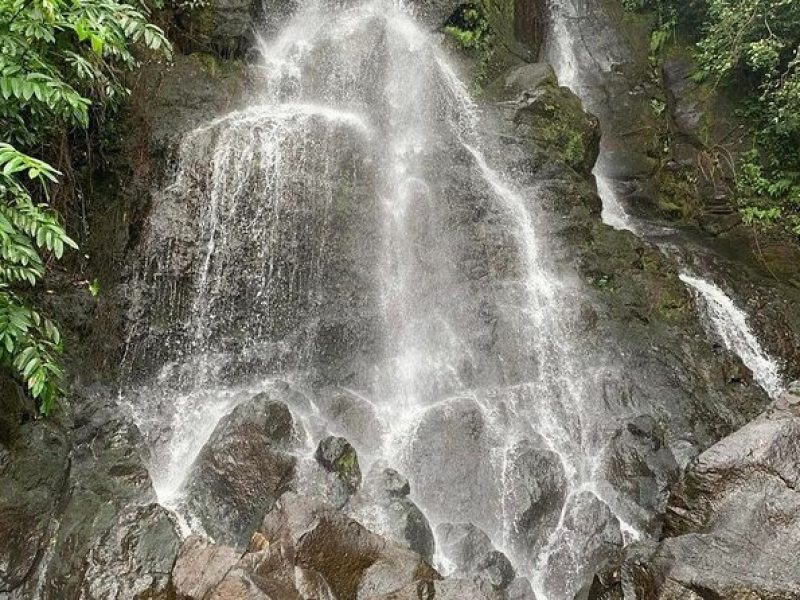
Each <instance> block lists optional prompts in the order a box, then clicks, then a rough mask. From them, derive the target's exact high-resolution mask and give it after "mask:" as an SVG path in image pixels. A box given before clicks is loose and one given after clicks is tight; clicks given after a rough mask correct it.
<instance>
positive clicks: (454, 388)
mask: <svg viewBox="0 0 800 600" xmlns="http://www.w3.org/2000/svg"><path fill="white" fill-rule="evenodd" d="M262 52H263V60H262V61H261V63H260V66H259V67H260V68H259V70H258V74H257V85H256V90H255V91H254V94H253V100H252V104H251V106H250V107H249V108H247V109H245V110H241V111H236V112H232V113H230V114H228V115H225V116H223V117H221V118H219V119H216V120H214V121H212V122H210V123H208V124H206V125H204V126H202V127H200V128H198V129H196V130H195V131H193V132H191V133H190V134H189V135H187V136H186V137H185V139H184V140H183V142H182V144H181V147H180V150H179V152H178V166H177V173H176V176H175V179H174V181H173V183H172V184H171V185H169V186H168V187H166V188H165V189H164V190H162V191H160V192H159V193H158V194H156V197H155V199H154V206H153V209H152V211H151V217H150V220H149V222H148V225H147V229H146V232H145V234H144V236H143V241H142V243H141V245H140V248H139V264H138V268H137V276H136V280H135V281H134V283H133V284H132V288H133V297H132V301H131V311H130V321H131V323H132V326H131V329H130V335H129V343H128V351H127V354H126V358H125V365H124V367H125V368H124V370H125V373H126V375H125V377H124V380H123V384H122V391H121V395H122V398H123V400H124V401H125V402H127V403H128V404H129V405H130V406H131V409H132V411H133V413H134V416H135V418H136V419H137V422H138V424H139V425H140V427H141V429H142V431H143V432H144V435H145V437H146V439H147V440H148V442H149V444H150V447H151V450H152V458H151V461H150V463H151V464H150V469H151V475H152V477H153V481H154V484H155V487H156V491H157V493H158V497H159V501H160V502H161V503H163V504H165V505H167V506H169V507H171V508H174V509H175V510H177V511H179V512H185V511H186V510H187V509H186V508H185V505H184V504H183V503H182V494H183V482H184V480H185V479H186V477H187V475H188V473H189V472H190V471H191V469H192V466H193V461H194V459H195V457H196V456H197V454H198V452H199V451H200V449H201V448H202V446H203V444H204V443H205V442H206V441H207V440H208V438H209V436H210V435H211V432H212V431H213V429H214V426H215V424H216V423H217V422H218V421H219V420H220V419H221V418H222V417H223V416H224V415H225V414H227V413H228V412H229V411H230V410H231V409H232V408H233V407H235V406H236V404H237V403H239V402H242V401H243V400H246V399H247V398H249V397H250V396H252V395H254V394H256V393H258V392H262V391H266V392H268V393H270V394H278V395H280V394H284V392H283V391H284V390H286V389H291V390H293V393H294V392H296V393H294V396H291V395H286V394H284V396H280V397H286V398H288V400H287V403H289V405H290V408H291V410H292V413H293V414H294V416H295V418H296V419H297V421H298V422H299V423H300V424H301V426H302V427H301V428H302V431H303V436H302V437H303V440H304V443H305V447H304V450H303V452H305V453H306V455H305V457H306V458H307V457H309V456H311V455H312V454H313V450H314V448H315V447H316V444H317V443H318V441H319V440H320V439H321V438H322V437H323V436H325V435H328V434H336V435H343V436H345V437H347V438H348V439H349V440H350V441H351V442H352V443H353V445H354V446H355V447H356V449H357V450H358V453H359V457H360V460H361V461H362V464H364V465H367V466H368V465H369V464H370V463H372V462H376V463H377V462H380V463H381V464H389V465H391V466H393V467H395V468H397V469H398V470H400V471H402V472H403V473H404V474H405V475H407V476H408V477H409V479H410V480H411V489H412V498H413V499H414V501H415V502H416V503H417V504H418V505H419V506H420V507H421V509H422V510H423V511H424V512H425V514H426V516H427V518H428V519H429V520H430V521H431V522H432V524H434V525H436V524H438V523H444V522H461V521H470V522H472V523H474V524H476V525H478V526H479V527H481V528H482V529H484V530H485V531H486V533H487V534H488V535H489V536H490V537H491V539H492V541H493V542H494V544H495V545H496V546H497V547H498V548H500V549H502V550H503V551H505V552H506V553H507V554H508V555H509V556H510V557H511V558H512V560H513V562H514V564H515V566H516V567H517V569H518V571H519V573H520V574H523V575H525V576H527V577H529V578H530V579H531V581H532V582H533V584H534V588H535V590H536V592H537V595H538V597H540V598H550V599H551V600H560V599H566V598H572V597H573V596H574V595H575V593H577V592H578V590H579V589H581V588H582V587H583V586H584V585H586V583H587V578H590V577H591V575H592V573H593V572H594V569H595V567H596V566H597V565H598V564H599V562H600V561H601V560H605V558H606V556H605V554H604V553H605V552H606V550H607V548H619V547H620V546H621V544H622V531H624V532H625V533H626V536H629V537H630V536H633V537H635V536H636V535H638V533H637V531H636V526H635V525H632V524H630V523H627V522H625V520H624V518H623V517H622V515H621V513H620V511H619V510H618V506H617V505H618V504H619V499H618V498H616V497H615V492H614V491H613V488H612V486H610V485H609V484H608V483H607V482H605V481H604V477H605V476H604V474H603V469H604V460H605V459H606V457H605V454H604V453H605V451H606V448H607V445H608V441H609V440H608V436H609V430H610V429H613V428H614V427H616V426H617V423H618V419H619V418H620V417H621V416H625V415H621V414H617V413H614V410H617V409H612V408H611V407H610V405H609V404H608V403H603V402H598V401H597V395H596V394H597V389H598V388H599V387H601V386H602V382H603V381H605V378H606V377H607V375H608V373H609V372H613V369H614V368H615V367H613V366H612V365H613V364H614V362H615V360H614V359H613V357H603V356H598V355H590V353H588V352H587V351H586V350H585V349H584V347H583V344H582V342H581V341H579V340H577V339H575V332H576V331H579V330H580V327H579V324H580V322H581V315H580V314H579V313H580V304H581V303H580V299H581V294H582V291H581V285H582V284H581V283H580V281H579V280H578V278H577V277H575V276H574V274H573V275H570V274H569V273H565V272H563V271H562V270H561V269H559V268H556V266H555V265H553V264H551V262H550V258H549V257H550V255H551V252H550V250H549V246H548V244H549V241H548V240H547V239H546V237H545V236H544V235H543V234H542V231H543V230H545V229H546V228H545V227H542V226H541V225H542V220H543V219H546V218H548V217H547V215H545V214H544V213H542V211H541V209H540V208H539V207H538V205H537V200H538V198H537V191H536V188H535V186H531V185H528V184H525V182H521V181H515V180H514V178H513V177H508V176H507V175H506V174H505V173H504V172H503V170H502V168H500V167H498V166H495V165H493V164H492V160H491V157H492V153H493V152H494V151H495V150H496V149H497V147H496V143H495V141H494V140H493V138H492V137H491V136H489V135H487V134H486V132H484V126H483V117H482V115H481V113H480V110H479V109H478V107H477V106H476V104H475V103H474V102H473V101H472V99H471V98H470V97H469V95H468V93H467V92H466V88H465V86H464V84H463V83H462V82H461V81H460V79H459V76H458V74H457V72H456V70H455V69H454V68H453V67H452V66H450V64H449V62H448V59H447V56H446V55H445V54H444V52H443V51H442V49H441V48H440V47H439V45H438V44H437V42H436V40H435V39H434V38H433V36H431V35H430V34H429V33H427V32H426V31H424V30H423V29H422V28H420V27H419V26H418V25H417V24H416V23H415V21H414V20H413V17H412V16H411V15H410V14H409V13H408V12H407V11H406V10H405V9H404V8H403V7H401V6H397V5H396V4H395V3H393V2H389V1H382V0H374V1H368V2H366V3H363V4H356V5H347V6H338V5H337V6H329V5H327V4H325V3H321V2H314V1H309V2H306V3H305V4H303V5H302V6H301V7H300V8H299V9H298V12H297V13H296V14H295V16H294V17H293V18H292V19H291V20H290V21H289V22H288V23H287V24H286V26H285V27H283V29H282V30H281V31H280V32H279V33H278V34H277V36H276V37H275V38H274V39H271V40H264V41H263V42H262ZM332 395H336V398H337V402H340V403H341V402H344V403H346V406H347V408H346V409H342V410H337V411H332V410H330V409H329V406H328V404H326V402H327V403H329V402H330V397H331V396H332ZM290 396H291V397H290ZM292 398H295V399H298V401H297V403H296V404H292V402H294V400H293V399H292ZM300 399H302V401H300ZM340 406H341V404H340ZM537 494H538V496H537ZM537 497H538V498H540V500H535V498H537ZM535 502H540V503H541V506H538V505H536V504H535ZM531 503H534V504H533V505H532V506H527V505H528V504H531ZM537 511H538V512H537ZM530 512H534V513H535V514H536V515H538V516H537V519H538V520H536V519H534V523H533V524H530V523H529V521H530V520H531V517H530V516H529V514H528V513H530ZM185 516H186V517H187V519H188V521H189V523H190V524H192V526H193V527H197V525H196V524H194V523H192V520H191V514H186V515H185ZM367 524H368V525H369V526H370V527H374V528H376V529H377V530H378V531H380V529H381V526H382V524H381V522H380V519H375V520H374V521H371V522H368V523H367ZM592 528H594V529H592ZM590 530H591V531H592V534H591V535H593V536H594V538H593V541H592V543H591V544H588V543H587V540H586V539H585V535H588V534H584V532H588V531H590ZM621 530H622V531H621ZM598 531H599V532H598ZM603 536H605V537H603ZM598 540H599V541H598Z"/></svg>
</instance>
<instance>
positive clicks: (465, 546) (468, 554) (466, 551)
mask: <svg viewBox="0 0 800 600" xmlns="http://www.w3.org/2000/svg"><path fill="white" fill-rule="evenodd" d="M436 536H437V538H438V540H439V544H440V548H439V550H440V552H441V553H442V554H444V555H445V556H446V557H447V558H448V559H449V560H450V561H452V562H453V564H455V566H456V571H455V573H456V575H460V576H469V575H473V574H474V573H475V572H476V571H477V568H478V565H479V564H480V562H481V560H482V559H483V557H484V556H486V555H487V554H489V553H490V552H492V551H493V550H494V545H493V544H492V540H491V539H489V536H488V535H486V534H485V533H484V532H483V531H481V530H480V529H479V528H478V527H475V525H473V524H472V523H442V524H441V525H439V526H438V527H437V528H436Z"/></svg>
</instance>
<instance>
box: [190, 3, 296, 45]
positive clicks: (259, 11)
mask: <svg viewBox="0 0 800 600" xmlns="http://www.w3.org/2000/svg"><path fill="white" fill-rule="evenodd" d="M296 5H297V3H296V2H294V1H293V0H275V1H266V2H263V3H261V2H256V1H254V0H206V1H205V2H203V3H202V4H199V5H198V6H194V7H191V8H187V9H179V10H178V11H176V15H175V23H176V25H177V31H176V32H175V36H176V37H177V38H178V42H179V43H180V45H181V49H182V50H183V51H184V52H186V53H187V54H188V53H190V52H213V53H214V54H216V55H217V56H220V57H222V58H232V57H241V56H244V55H245V53H246V52H247V51H248V50H249V49H250V47H251V46H252V45H253V42H254V41H255V40H254V35H253V34H254V32H255V31H257V30H258V29H263V30H266V31H267V32H269V33H274V32H275V30H276V29H277V28H278V27H279V26H280V25H281V24H282V23H283V22H285V21H286V19H287V18H288V17H289V16H290V15H291V13H292V12H293V11H294V8H295V6H296Z"/></svg>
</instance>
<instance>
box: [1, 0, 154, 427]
mask: <svg viewBox="0 0 800 600" xmlns="http://www.w3.org/2000/svg"><path fill="white" fill-rule="evenodd" d="M137 46H138V47H141V48H143V49H147V50H148V51H150V52H156V53H161V54H166V55H168V54H169V52H170V47H169V43H168V42H167V40H166V38H165V37H164V34H163V32H162V31H161V30H160V29H159V28H157V27H156V26H154V25H152V24H151V23H149V21H148V19H147V9H146V7H145V6H144V5H143V4H139V3H136V4H134V3H130V2H124V1H121V0H0V99H1V100H0V132H2V136H3V139H2V140H0V364H2V365H3V366H4V367H6V368H8V369H11V370H12V372H14V373H15V374H16V375H17V376H18V377H19V378H20V379H22V380H23V381H25V383H26V384H27V387H28V389H29V391H30V393H31V395H32V396H33V397H34V398H36V399H37V400H39V406H40V410H41V411H42V413H44V414H47V413H48V412H49V411H50V410H51V409H52V408H53V406H54V402H55V401H56V399H57V397H58V395H59V394H60V387H59V386H60V379H61V374H62V371H61V367H60V366H59V363H58V355H59V354H60V353H61V351H62V342H61V334H60V333H59V331H58V329H57V328H56V327H55V325H54V324H53V323H52V322H51V321H50V320H48V319H46V318H44V317H42V316H40V315H39V313H38V312H37V311H36V310H34V309H33V308H32V307H31V306H29V304H28V303H27V301H26V299H25V297H24V292H25V290H26V289H28V288H30V287H32V286H35V285H36V284H37V283H38V282H39V281H40V280H41V278H42V277H43V276H44V273H45V264H46V260H47V257H49V256H52V257H54V258H55V259H60V258H61V257H62V255H63V254H64V250H65V248H66V247H70V248H77V244H76V243H75V242H74V241H73V240H72V239H70V238H69V237H68V236H67V234H66V232H65V230H64V227H63V225H62V224H61V219H60V218H59V215H58V214H57V213H56V212H55V211H54V210H52V209H50V208H49V207H48V206H47V204H46V203H45V202H42V201H41V200H46V199H47V198H48V193H49V192H48V190H49V188H50V186H52V185H55V184H56V183H57V181H58V177H59V175H61V174H60V173H59V172H58V171H57V170H56V169H55V168H54V167H52V166H51V165H50V164H48V162H46V161H44V160H41V159H38V158H35V157H33V156H31V154H33V153H39V154H41V155H44V156H47V153H48V150H52V148H51V144H52V143H53V140H55V139H59V138H61V137H62V136H63V135H64V134H65V133H67V132H69V131H70V130H71V129H73V128H76V127H78V128H86V127H88V126H89V124H90V120H91V117H92V110H90V109H93V108H94V107H97V108H100V107H103V108H106V109H109V108H110V109H113V108H114V107H115V106H117V105H118V103H119V102H120V101H121V100H122V99H123V98H124V97H125V95H126V94H127V93H128V90H127V89H126V88H125V86H124V85H123V83H122V77H121V76H122V74H123V73H124V72H125V71H128V70H131V69H133V68H135V67H136V66H137V65H138V60H137V58H136V55H135V48H136V47H137Z"/></svg>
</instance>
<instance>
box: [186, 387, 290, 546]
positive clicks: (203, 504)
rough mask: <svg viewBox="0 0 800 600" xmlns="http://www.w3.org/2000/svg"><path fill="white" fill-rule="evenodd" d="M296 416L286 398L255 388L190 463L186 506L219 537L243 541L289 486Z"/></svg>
mask: <svg viewBox="0 0 800 600" xmlns="http://www.w3.org/2000/svg"><path fill="white" fill-rule="evenodd" d="M293 433H294V421H293V419H292V414H291V413H290V412H289V409H288V408H287V407H286V405H285V404H283V403H281V402H276V401H274V400H272V399H270V397H269V396H268V395H267V394H258V395H256V396H254V397H253V398H251V399H250V400H246V401H245V402H243V403H241V404H239V405H238V406H237V407H236V408H234V409H233V411H232V412H231V414H229V415H228V416H227V417H225V418H224V419H222V420H221V421H220V422H219V424H218V425H217V427H216V428H215V429H214V433H212V434H211V437H210V438H209V440H208V442H207V443H206V445H205V446H203V449H202V450H201V451H200V454H199V455H198V456H197V459H196V460H195V462H194V465H193V466H192V471H191V473H190V474H189V477H188V479H187V481H186V484H185V490H186V498H187V501H186V503H187V508H188V509H189V511H190V513H191V514H192V515H194V516H196V517H197V518H198V519H199V521H200V523H201V524H202V526H203V528H204V529H205V530H206V532H207V533H209V534H210V535H211V536H213V537H214V538H215V539H217V540H219V541H224V542H226V543H229V544H232V545H234V546H243V545H244V544H246V542H247V540H248V539H249V536H250V534H251V533H252V532H253V531H254V530H255V528H256V526H257V525H258V523H259V522H260V521H261V519H262V518H263V516H264V514H265V513H266V512H267V511H268V510H269V509H270V508H272V505H273V504H274V503H275V501H276V500H277V499H278V498H279V497H280V495H281V494H282V493H283V492H284V491H286V490H287V489H289V484H290V482H291V479H292V476H293V474H294V465H295V458H294V456H292V455H291V454H290V453H289V452H288V450H289V447H290V445H291V443H292V438H293Z"/></svg>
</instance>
